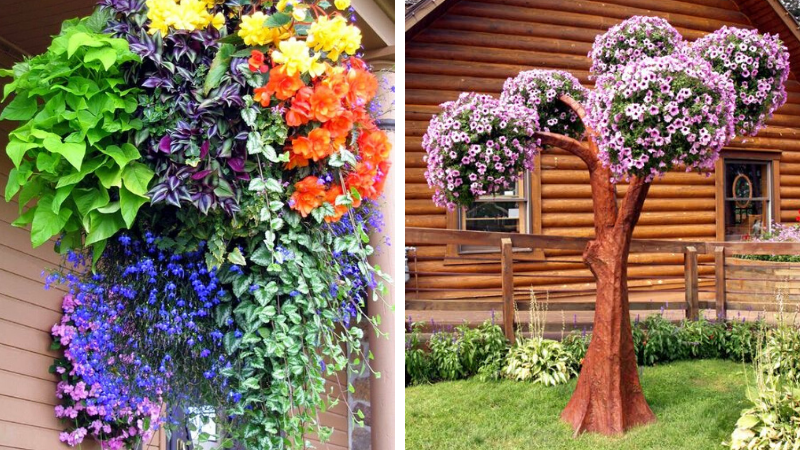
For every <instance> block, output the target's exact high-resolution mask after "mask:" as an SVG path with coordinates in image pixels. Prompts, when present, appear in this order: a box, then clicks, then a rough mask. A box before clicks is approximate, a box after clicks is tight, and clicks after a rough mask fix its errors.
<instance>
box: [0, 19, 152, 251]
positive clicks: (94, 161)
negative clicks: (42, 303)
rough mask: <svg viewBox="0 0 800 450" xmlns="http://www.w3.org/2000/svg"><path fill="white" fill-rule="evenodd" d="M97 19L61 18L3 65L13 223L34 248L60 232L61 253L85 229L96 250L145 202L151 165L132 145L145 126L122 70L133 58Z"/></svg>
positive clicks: (88, 242)
mask: <svg viewBox="0 0 800 450" xmlns="http://www.w3.org/2000/svg"><path fill="white" fill-rule="evenodd" d="M104 25H105V23H104V21H102V20H101V19H99V18H97V16H94V17H92V18H86V19H83V20H80V21H70V22H65V23H64V26H63V29H62V31H61V33H60V34H59V35H58V36H57V37H56V38H55V39H53V43H52V44H51V45H50V47H49V48H48V49H47V52H45V53H44V54H42V55H39V56H35V57H33V58H31V59H30V60H28V61H26V62H24V63H19V64H17V65H15V66H14V68H13V70H2V71H0V76H7V77H13V81H12V82H11V83H9V84H7V85H5V89H4V98H5V97H7V96H8V95H9V94H11V93H14V94H15V96H14V99H13V100H12V101H11V102H10V103H9V104H8V106H7V107H6V108H5V109H4V110H3V113H2V115H0V119H6V120H16V121H20V122H22V124H21V125H20V126H19V127H18V128H17V129H15V130H14V131H12V132H11V133H9V143H8V147H7V149H6V151H7V153H8V156H9V157H10V158H11V162H12V163H13V164H14V168H13V169H12V170H11V172H10V173H9V180H8V184H7V186H6V191H5V198H6V201H10V200H11V199H12V198H13V197H14V196H16V195H18V199H19V212H20V214H21V216H20V217H19V218H18V219H17V220H16V221H15V222H14V225H16V226H26V225H28V224H30V225H31V243H32V244H33V246H34V247H36V246H39V245H42V244H43V243H45V242H46V241H47V240H48V239H50V238H52V237H53V236H59V235H61V234H62V233H66V235H65V236H64V237H63V238H62V240H61V247H62V249H64V250H68V249H70V248H75V247H79V246H81V245H82V233H83V231H84V230H85V232H86V241H85V244H86V245H91V244H96V245H97V247H96V249H95V255H96V256H99V254H100V253H101V251H102V248H103V245H104V242H105V240H106V239H108V238H109V237H111V236H112V235H114V233H116V232H117V231H119V230H120V229H122V228H129V227H130V226H131V225H132V224H133V220H134V218H135V217H136V214H137V211H138V210H139V208H140V207H141V206H142V205H143V204H144V203H146V201H147V197H146V194H147V191H148V187H149V183H150V180H151V179H152V178H153V171H152V170H151V169H150V168H148V167H147V165H145V164H144V163H142V162H139V159H140V158H141V155H140V154H139V151H138V150H137V149H136V147H134V146H133V145H132V144H130V143H129V138H130V133H129V132H130V131H131V130H137V129H139V128H141V125H142V123H141V121H140V120H139V119H137V118H135V117H134V115H133V113H134V112H135V111H136V109H137V107H138V103H137V101H136V93H137V89H136V88H132V87H129V86H128V85H127V83H126V82H125V80H124V73H123V70H124V67H125V66H126V65H130V64H131V63H134V62H137V61H139V57H138V56H136V55H135V54H133V53H132V52H131V50H130V48H129V46H128V42H127V41H125V40H124V39H117V38H113V37H112V36H111V35H108V34H105V33H102V32H101V29H102V27H103V26H104ZM34 199H38V202H37V203H36V204H34V205H32V206H30V208H28V209H27V211H25V208H26V207H28V205H29V203H30V202H31V201H32V200H34Z"/></svg>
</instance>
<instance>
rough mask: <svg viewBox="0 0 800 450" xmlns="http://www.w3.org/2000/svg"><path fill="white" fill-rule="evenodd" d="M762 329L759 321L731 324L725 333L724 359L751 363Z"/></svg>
mask: <svg viewBox="0 0 800 450" xmlns="http://www.w3.org/2000/svg"><path fill="white" fill-rule="evenodd" d="M764 328H765V325H764V323H763V322H760V321H759V322H747V321H744V320H743V321H741V322H740V321H734V322H731V323H730V325H729V326H728V329H727V330H726V331H725V352H724V353H725V357H726V358H728V359H731V360H734V361H744V362H750V361H752V360H753V359H754V358H755V356H756V349H757V347H758V340H759V337H760V336H761V335H762V334H763V332H764Z"/></svg>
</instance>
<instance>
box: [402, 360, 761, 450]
mask: <svg viewBox="0 0 800 450" xmlns="http://www.w3.org/2000/svg"><path fill="white" fill-rule="evenodd" d="M744 371H745V368H744V366H743V365H742V364H741V363H739V364H737V363H733V362H729V361H717V360H707V361H684V362H677V363H673V364H669V365H665V366H659V367H646V368H644V373H643V376H642V385H643V387H644V392H645V396H646V397H647V401H648V402H649V403H650V407H651V408H653V412H655V414H656V416H657V417H658V422H656V423H655V424H652V425H649V426H645V427H640V428H636V429H633V430H631V431H630V432H628V433H627V434H626V435H625V436H623V437H615V438H608V437H604V436H598V435H591V434H584V435H582V436H580V437H578V438H577V439H575V438H573V437H572V430H571V429H570V428H569V426H567V425H566V424H564V423H562V422H561V421H560V420H559V418H558V415H559V413H560V412H561V409H562V408H563V407H564V406H565V405H566V404H567V401H568V400H569V397H570V395H571V394H572V390H573V389H574V387H575V380H574V379H573V380H572V381H571V382H570V383H569V384H566V385H562V386H558V387H542V386H535V385H531V384H526V383H521V382H513V381H501V382H485V383H482V382H479V381H477V380H474V379H473V380H465V381H456V382H448V383H437V384H433V385H427V386H415V387H409V388H407V389H406V448H407V449H409V450H423V449H436V450H459V449H465V450H466V449H469V450H473V449H487V450H488V449H492V450H495V449H503V450H513V449H519V450H523V449H524V450H530V449H548V450H562V449H563V450H567V449H569V450H581V449H587V450H588V449H592V450H604V449H608V450H611V449H614V450H656V449H658V450H682V449H687V450H689V449H691V450H704V449H722V448H723V447H722V446H721V445H720V444H721V442H722V441H724V440H727V439H728V438H729V437H730V433H731V432H732V431H733V428H734V424H735V423H736V420H737V419H738V418H739V413H740V412H741V410H742V409H744V408H746V407H747V406H748V402H747V400H746V398H745V386H746V384H747V383H746V381H745V375H744ZM748 379H749V381H750V382H752V377H749V378H748Z"/></svg>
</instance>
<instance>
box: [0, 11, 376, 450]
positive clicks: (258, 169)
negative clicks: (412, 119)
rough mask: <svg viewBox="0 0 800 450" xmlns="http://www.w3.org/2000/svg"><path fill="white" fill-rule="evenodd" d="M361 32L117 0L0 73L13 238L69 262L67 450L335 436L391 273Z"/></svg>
mask: <svg viewBox="0 0 800 450" xmlns="http://www.w3.org/2000/svg"><path fill="white" fill-rule="evenodd" d="M331 3H333V4H331ZM354 21H355V11H354V10H353V9H352V8H351V6H350V0H335V1H332V2H329V1H326V0H305V1H304V0H280V1H275V2H273V1H262V0H102V1H100V2H99V6H98V8H97V9H96V11H95V13H94V14H93V15H92V16H91V17H86V18H82V19H75V20H69V21H67V22H65V23H64V25H63V26H62V30H61V32H60V33H59V34H58V35H57V36H56V37H54V39H53V42H52V44H51V45H50V47H49V48H48V49H47V51H46V52H44V53H43V54H41V55H38V56H35V57H32V58H30V59H28V60H26V61H24V62H20V63H18V64H16V65H15V66H14V68H13V69H12V70H3V71H0V76H3V77H9V78H11V80H10V81H9V82H8V83H7V84H6V85H5V86H4V97H5V96H9V95H12V94H13V99H12V100H11V101H10V103H9V104H8V106H7V107H6V108H5V109H4V110H3V112H2V115H0V119H8V120H13V121H17V122H19V123H20V125H19V127H18V128H16V129H15V130H14V131H12V132H11V133H9V144H8V147H7V148H6V152H7V154H8V156H9V158H10V159H11V162H12V163H13V165H14V167H13V169H12V170H11V171H10V173H9V177H8V184H7V186H6V190H5V197H6V200H7V201H10V200H11V199H12V198H15V197H16V198H17V199H18V205H19V213H20V217H19V219H17V220H16V221H15V222H14V224H15V225H18V226H27V225H30V232H31V241H32V244H33V246H39V245H42V244H44V243H45V242H47V241H48V240H50V239H57V240H58V241H57V242H58V244H57V249H58V250H60V251H61V252H62V253H63V254H64V255H65V266H64V267H62V269H63V270H60V271H57V272H54V273H53V274H51V275H50V276H49V277H48V283H61V284H64V285H66V286H67V288H68V289H69V295H67V296H66V297H65V298H64V300H63V305H62V307H63V311H64V316H63V318H62V320H61V321H60V322H59V323H58V324H56V325H55V326H54V327H53V329H52V334H53V337H54V338H55V339H54V341H55V342H54V349H61V350H63V351H64V357H63V358H60V359H58V360H57V361H56V363H55V364H54V366H53V368H52V370H53V372H54V373H56V374H57V376H59V378H60V382H59V383H58V386H57V390H56V395H57V396H58V397H59V398H60V399H61V403H62V404H60V405H59V406H58V407H56V416H57V417H59V418H61V419H62V420H64V421H65V423H66V429H65V431H64V432H63V433H61V435H60V438H61V440H62V441H63V442H66V443H67V444H69V445H72V446H79V445H81V442H82V441H83V440H84V439H86V438H93V439H96V440H97V441H99V442H100V444H101V447H102V448H104V449H121V448H141V447H143V446H144V447H146V446H147V441H148V440H149V439H150V438H151V437H152V436H153V433H154V430H156V429H157V428H158V427H159V426H172V425H174V424H172V423H171V416H167V415H166V414H165V412H166V411H176V410H181V409H183V410H184V412H185V416H187V418H189V419H193V418H196V416H197V415H198V414H199V415H203V414H202V411H203V410H208V409H209V408H210V409H211V410H212V411H215V412H216V413H217V414H218V415H219V420H218V421H217V425H218V427H217V430H218V433H219V435H218V436H216V437H217V440H218V441H219V445H220V448H232V447H234V446H235V445H238V446H240V447H241V448H252V449H255V448H258V449H286V448H306V447H307V441H306V438H307V437H308V436H309V435H310V434H312V433H316V434H317V435H318V436H319V437H320V438H321V439H323V440H324V439H325V438H326V437H327V436H330V433H331V431H332V430H331V429H330V428H328V427H324V426H322V424H321V423H320V422H319V417H318V413H319V411H320V410H321V409H324V408H326V407H327V406H328V405H330V404H331V403H333V402H335V401H336V400H335V399H334V397H333V396H329V395H328V394H330V393H331V386H330V384H329V382H328V381H326V377H331V376H332V375H334V374H336V373H338V372H339V371H341V370H344V369H345V368H349V369H351V370H360V371H366V370H370V369H369V363H368V360H369V359H371V357H372V355H371V354H369V353H368V352H367V350H366V349H364V348H363V347H362V346H361V342H362V338H363V337H364V328H362V327H361V326H354V325H356V324H359V323H360V324H361V325H364V326H367V327H369V326H371V325H377V324H378V323H379V321H380V319H379V318H378V317H371V316H369V315H368V314H367V311H366V309H365V308H366V303H367V300H368V299H369V298H373V299H374V300H380V299H381V293H382V292H383V291H382V287H383V284H382V283H383V281H384V280H385V279H386V278H387V277H386V276H385V274H383V273H382V272H381V271H380V269H379V268H378V267H373V266H372V265H371V264H370V262H369V260H368V257H369V256H370V255H371V254H372V253H373V251H374V249H373V247H372V246H370V245H369V242H370V238H369V233H370V232H371V231H380V226H381V214H380V211H379V208H378V203H377V202H379V201H380V198H381V196H382V191H383V186H384V182H385V180H386V176H387V174H388V171H389V152H390V150H391V144H390V142H389V139H388V136H387V134H386V133H385V132H384V131H382V130H380V129H379V128H378V126H377V123H376V120H375V118H376V116H378V115H380V114H381V113H382V112H383V108H382V107H381V106H380V101H379V98H376V95H377V93H378V89H379V81H378V79H377V77H376V76H375V75H374V74H373V73H372V72H371V70H370V68H369V66H368V65H367V64H366V63H365V62H364V61H362V60H361V59H360V58H359V57H358V53H359V51H360V48H361V31H360V30H359V29H358V27H356V26H355V25H354V24H353V22H354ZM376 331H379V330H377V329H376ZM340 389H341V391H344V390H345V389H347V386H340ZM165 406H168V407H165ZM358 413H361V412H360V411H359V412H358ZM181 415H184V414H180V413H179V414H176V417H177V416H181ZM192 416H195V417H192ZM353 417H354V420H355V421H356V422H361V420H359V415H357V413H355V412H354V415H353ZM360 418H362V419H363V413H361V415H360ZM204 434H205V433H201V434H200V436H201V437H209V436H204ZM54 445H55V444H54Z"/></svg>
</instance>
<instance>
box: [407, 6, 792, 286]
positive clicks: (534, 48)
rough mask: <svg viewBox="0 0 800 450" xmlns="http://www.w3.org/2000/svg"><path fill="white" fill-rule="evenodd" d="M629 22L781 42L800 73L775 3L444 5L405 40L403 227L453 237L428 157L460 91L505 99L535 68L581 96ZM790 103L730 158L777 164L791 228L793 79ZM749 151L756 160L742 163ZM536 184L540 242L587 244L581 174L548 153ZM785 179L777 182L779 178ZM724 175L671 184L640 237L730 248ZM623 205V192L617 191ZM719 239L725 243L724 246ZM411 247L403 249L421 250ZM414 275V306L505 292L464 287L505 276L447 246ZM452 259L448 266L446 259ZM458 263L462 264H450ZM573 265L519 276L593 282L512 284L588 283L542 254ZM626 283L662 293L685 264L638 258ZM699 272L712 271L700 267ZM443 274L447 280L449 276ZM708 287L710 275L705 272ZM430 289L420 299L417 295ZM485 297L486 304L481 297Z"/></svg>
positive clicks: (688, 34)
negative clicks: (740, 32)
mask: <svg viewBox="0 0 800 450" xmlns="http://www.w3.org/2000/svg"><path fill="white" fill-rule="evenodd" d="M633 15H656V16H661V17H664V18H666V19H667V20H669V21H670V23H672V25H673V26H675V27H676V28H677V29H678V30H679V31H680V32H681V33H682V34H683V36H684V37H685V38H686V39H688V40H695V39H697V38H699V37H701V36H703V35H705V34H707V33H709V32H713V31H715V30H717V29H718V28H720V27H722V26H723V25H729V26H736V27H745V28H752V27H756V28H758V29H759V30H760V31H761V32H769V33H779V34H780V36H781V38H782V39H783V41H784V43H785V44H786V45H787V47H788V48H789V50H790V53H791V62H792V65H793V67H794V68H796V69H793V72H794V71H796V70H798V69H797V68H800V39H798V30H797V25H796V24H795V23H794V22H793V21H792V19H791V17H788V16H787V15H786V12H785V10H783V9H782V7H781V6H780V5H779V4H777V2H776V1H775V0H767V1H765V0H747V1H745V0H741V1H739V0H737V1H733V0H698V1H694V2H688V1H686V2H684V1H674V0H664V1H660V2H652V1H650V0H608V1H604V2H599V1H563V0H481V1H475V0H447V1H445V2H444V3H442V4H440V5H439V6H438V7H436V9H435V10H434V11H433V12H431V13H429V14H428V15H427V16H426V17H424V18H421V19H418V18H416V17H412V18H410V20H408V21H407V26H406V29H407V30H408V31H407V33H406V38H407V39H406V40H407V45H406V74H407V75H406V141H405V150H406V226H408V227H432V228H448V227H454V226H455V220H454V219H453V215H452V214H450V215H448V213H447V212H446V211H445V210H444V209H442V208H438V207H436V206H435V205H434V204H433V202H432V201H431V195H432V191H431V190H430V189H429V188H428V186H427V183H426V181H425V178H424V171H425V163H424V161H423V156H424V150H423V149H422V146H421V141H422V136H423V134H424V133H425V129H426V127H427V124H428V121H429V120H430V117H431V115H433V114H435V113H437V112H438V111H439V108H438V106H437V105H439V104H440V103H442V102H445V101H448V100H453V99H455V98H457V96H458V95H459V93H460V92H462V91H476V92H481V93H488V94H493V95H497V94H499V92H500V90H501V89H502V86H503V82H504V81H505V79H506V78H507V77H511V76H515V75H516V74H517V73H519V72H520V71H523V70H529V69H532V68H539V69H559V70H568V71H570V72H571V73H572V74H574V75H575V76H576V77H577V78H578V79H579V80H580V81H581V82H582V83H583V84H584V86H587V87H591V86H592V85H593V82H592V81H590V80H589V72H588V71H589V67H590V64H591V61H590V59H589V58H588V57H587V56H586V55H587V53H588V52H589V50H590V49H591V47H592V43H593V42H594V39H595V36H597V35H598V34H600V33H603V32H605V31H606V30H607V29H608V28H609V27H611V26H613V25H615V24H617V23H619V22H621V21H622V20H624V19H626V18H628V17H630V16H633ZM787 90H788V94H789V98H788V101H787V103H786V105H784V106H783V107H782V108H781V109H780V110H778V111H777V113H776V114H775V116H774V117H773V118H772V119H771V120H770V121H769V122H768V124H769V127H767V128H766V129H763V130H761V132H760V133H759V135H758V136H757V137H755V138H753V137H751V138H748V139H741V138H740V139H737V140H735V141H734V142H733V143H732V144H731V145H730V148H728V149H726V150H725V153H724V154H726V155H742V154H744V155H748V154H749V155H756V156H758V155H764V157H765V158H769V157H770V156H768V155H772V156H771V157H772V158H776V159H774V161H775V162H774V163H773V164H774V165H773V173H774V174H775V175H776V178H775V179H774V180H773V182H774V185H775V189H774V199H775V205H776V206H775V210H774V212H773V217H774V218H775V219H779V220H781V221H790V222H793V221H794V220H795V216H796V215H797V210H798V209H800V83H798V82H797V79H796V77H795V74H794V73H792V74H791V76H790V80H789V82H788V84H787ZM743 150H746V151H747V152H751V153H737V152H741V151H743ZM537 163H538V164H537V167H538V169H537V170H536V171H535V172H534V173H533V174H532V177H531V183H533V194H532V197H531V208H532V209H533V211H532V217H531V220H532V222H533V232H534V233H541V234H545V235H554V236H585V237H588V236H591V235H592V234H593V228H592V227H593V217H592V203H591V197H590V187H589V184H588V174H587V172H586V170H585V165H584V164H583V163H582V162H581V161H580V160H579V159H578V158H577V157H574V156H571V155H568V154H567V153H566V152H564V151H561V150H558V149H552V150H548V151H546V152H544V154H543V155H542V156H541V157H540V158H539V159H538V161H537ZM778 173H779V174H780V175H779V176H777V174H778ZM720 180H721V177H720V175H719V174H718V175H711V176H706V175H702V174H696V173H692V174H687V173H678V172H676V173H669V174H667V175H666V176H665V177H664V178H663V179H662V180H659V181H657V182H655V183H654V185H653V186H652V188H651V190H650V194H649V196H648V198H647V201H646V202H645V204H644V210H643V213H642V216H641V219H640V221H639V225H638V226H637V228H636V230H635V232H634V237H635V238H647V239H686V240H693V241H713V240H717V239H720V240H721V239H722V237H723V236H724V230H722V229H721V224H720V217H721V214H722V213H721V204H718V201H721V198H719V197H721V196H720V195H719V194H718V192H717V191H718V190H720V191H721V186H719V184H720ZM618 190H619V194H620V195H622V194H624V191H625V187H624V186H620V187H619V189H618ZM721 231H722V233H723V234H721ZM415 244H416V243H414V242H407V245H409V246H415ZM416 255H417V257H418V258H419V259H420V260H419V261H418V262H416V263H414V261H413V260H414V257H413V255H412V257H411V260H412V262H411V263H410V265H411V269H412V270H415V271H418V272H421V274H420V275H418V276H415V277H414V279H412V280H411V281H409V283H407V296H408V298H409V299H410V300H413V299H414V298H419V297H421V296H424V297H425V298H427V299H430V298H442V299H444V298H448V297H449V298H461V297H462V296H463V295H465V294H464V293H463V291H462V294H456V293H454V292H453V291H455V290H457V289H474V288H499V287H500V277H499V275H487V276H477V277H476V276H471V277H459V276H451V275H452V274H457V273H470V272H471V273H474V272H483V273H497V274H499V272H500V265H499V264H497V263H485V262H484V263H478V262H475V261H471V262H469V263H465V261H464V260H463V259H462V260H461V261H459V259H460V258H459V257H458V256H457V252H456V254H455V255H454V250H453V249H452V248H450V249H448V248H446V247H445V246H444V245H433V246H417V251H416ZM446 255H447V257H446ZM454 256H455V257H454ZM556 257H557V259H558V261H564V260H565V258H573V259H574V260H575V263H563V262H557V263H556V262H517V263H516V264H515V266H514V272H515V274H539V275H542V274H552V275H558V274H562V275H573V276H574V275H577V274H582V275H586V277H587V278H586V279H581V278H573V279H570V280H565V279H564V278H557V277H553V278H547V277H545V278H524V279H520V278H515V284H516V285H517V286H518V287H519V286H529V285H531V284H535V285H540V286H545V285H546V286H550V285H556V284H558V285H563V284H565V283H585V282H586V281H588V280H589V278H588V277H589V273H588V271H586V270H585V268H584V267H583V265H582V264H581V263H580V262H579V261H578V257H577V255H572V256H570V255H564V254H560V255H558V254H555V253H554V252H545V259H546V260H549V261H553V260H555V259H556ZM630 261H631V263H632V266H631V267H630V270H629V274H630V275H631V276H634V277H635V276H639V277H652V279H651V280H650V281H643V280H640V281H635V282H633V283H632V284H637V283H638V284H658V283H659V281H658V280H659V279H660V278H669V277H675V279H678V277H682V274H683V266H682V261H683V255H636V254H634V255H631V260H630ZM700 261H701V263H709V262H710V261H711V259H710V258H709V257H707V256H705V257H704V256H701V258H700ZM445 272H447V273H448V275H445V274H444V273H445ZM700 272H701V275H704V274H705V275H708V274H710V273H712V272H713V267H711V266H710V265H706V266H703V265H702V264H701V267H700ZM415 288H419V289H422V290H424V289H433V290H434V291H428V292H426V293H424V294H421V293H420V292H415V291H414V289H415ZM469 295H471V294H469V293H467V294H466V296H469ZM474 295H476V296H477V295H479V294H474Z"/></svg>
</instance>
